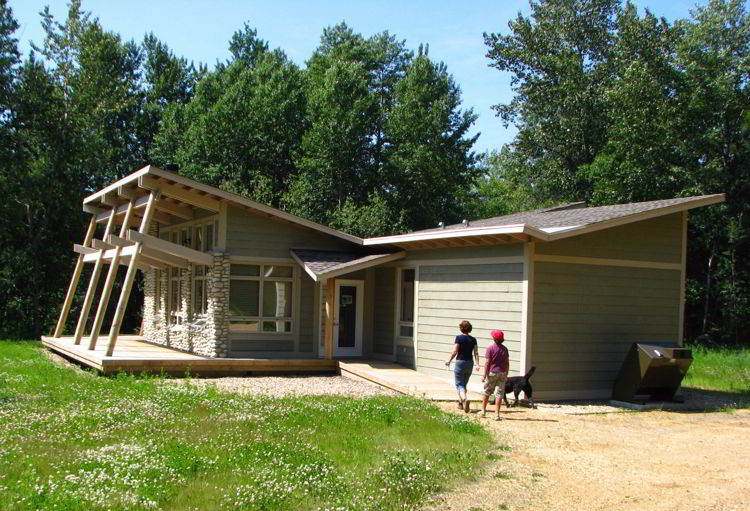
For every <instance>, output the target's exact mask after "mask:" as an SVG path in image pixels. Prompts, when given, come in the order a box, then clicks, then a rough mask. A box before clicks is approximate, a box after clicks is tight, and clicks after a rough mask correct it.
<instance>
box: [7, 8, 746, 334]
mask: <svg viewBox="0 0 750 511" xmlns="http://www.w3.org/2000/svg"><path fill="white" fill-rule="evenodd" d="M530 7H531V11H530V15H529V16H523V15H521V14H519V15H518V16H517V17H516V18H515V19H512V20H509V21H507V20H488V21H487V26H485V27H477V38H482V37H483V38H484V43H485V48H486V55H485V63H486V65H487V66H491V67H493V68H496V69H497V70H498V72H503V73H510V75H511V77H512V86H513V90H514V94H515V95H514V97H513V99H512V101H510V102H509V103H507V104H502V103H501V104H497V105H495V106H494V107H493V108H494V110H495V112H496V114H497V120H496V122H498V123H504V124H505V125H513V126H515V127H516V129H517V135H516V136H515V139H514V140H513V141H512V142H511V143H509V144H506V145H505V146H503V147H498V148H496V149H495V150H492V151H489V152H487V153H482V154H478V153H477V152H476V151H475V150H474V149H473V146H474V143H475V141H476V135H474V136H471V135H470V134H469V133H470V131H471V128H472V126H473V124H474V122H475V121H476V118H477V115H476V113H475V112H474V111H473V110H472V109H471V108H463V107H462V97H461V88H460V84H459V83H456V81H455V80H454V78H453V76H452V75H451V73H450V70H449V69H447V67H446V65H445V64H443V63H442V62H440V61H437V60H435V59H434V58H433V57H432V56H431V55H430V51H429V45H428V43H429V42H426V43H425V44H424V45H420V46H418V47H417V48H409V47H407V45H406V42H405V41H404V40H401V39H399V37H398V35H397V34H391V33H390V32H388V31H387V30H384V31H382V32H380V33H377V34H375V35H372V36H368V37H366V36H363V35H361V34H359V33H358V32H357V31H356V28H355V27H349V26H347V25H346V24H345V23H341V24H338V25H334V26H330V27H328V28H326V29H324V30H323V33H322V34H321V36H320V42H319V45H318V47H317V48H316V49H315V51H314V52H313V53H312V55H310V56H309V58H308V59H307V60H306V62H305V63H304V65H299V64H296V63H295V62H293V61H291V60H290V59H289V58H288V56H287V55H286V54H285V52H284V49H283V48H275V49H272V48H270V47H269V44H268V43H267V42H266V41H265V40H263V39H262V34H259V33H258V31H257V30H256V29H255V27H253V26H252V25H251V24H250V23H247V22H246V23H245V24H244V25H243V26H241V27H238V29H237V31H236V32H234V34H227V41H228V42H227V44H228V48H229V50H230V52H231V55H232V56H231V58H230V59H228V60H227V61H225V62H217V63H216V64H215V65H212V66H208V65H206V64H203V63H194V62H192V61H191V60H190V59H189V57H187V56H178V55H175V54H174V52H173V51H172V50H171V49H170V48H169V46H168V44H167V42H165V41H161V40H159V38H158V37H157V35H155V34H153V33H149V34H146V35H145V36H144V38H143V40H142V41H135V40H130V41H125V40H123V39H122V37H121V36H120V35H119V34H118V33H115V32H113V31H110V30H108V29H107V27H104V26H102V24H101V23H100V22H99V20H98V19H97V18H96V16H95V13H91V12H87V11H86V10H85V9H84V8H83V6H82V5H81V1H80V0H72V1H71V2H70V4H69V9H68V12H67V17H66V18H65V19H56V18H55V17H53V16H52V15H51V14H50V12H49V10H47V9H45V10H44V11H42V12H41V13H40V18H39V22H40V23H41V24H42V26H43V28H44V33H45V37H44V38H43V40H40V41H34V43H33V44H32V48H33V49H32V50H31V51H30V52H29V54H27V55H22V54H21V53H20V51H19V46H18V34H17V30H18V22H17V21H16V19H15V18H14V15H13V12H12V9H11V8H10V6H9V5H8V2H7V0H0V337H4V338H38V337H39V336H40V335H42V334H46V333H49V332H50V330H51V329H52V328H53V327H54V324H55V321H56V319H57V315H58V313H59V307H60V304H61V303H62V299H63V296H64V293H65V291H66V289H67V285H68V282H69V279H70V275H71V273H72V268H73V265H74V262H75V257H74V254H73V253H72V250H71V246H72V244H73V243H77V242H80V240H82V239H83V234H84V232H85V229H86V224H87V219H86V217H85V214H84V213H83V211H82V209H81V203H82V202H81V201H82V199H83V197H85V196H87V195H89V194H90V193H93V192H94V191H96V190H98V189H100V188H102V187H103V186H105V185H106V184H109V183H111V182H112V181H114V180H116V179H119V178H121V177H123V176H125V175H127V174H130V173H132V172H133V171H135V170H137V169H140V168H141V167H143V166H145V165H148V164H154V165H157V166H164V165H166V164H177V165H179V169H180V173H181V174H183V175H185V176H188V177H191V178H193V179H196V180H199V181H201V182H204V183H207V184H210V185H213V186H218V187H220V188H222V189H225V190H230V191H233V192H237V193H241V194H243V195H245V196H247V197H249V198H251V199H253V200H255V201H258V202H261V203H264V204H268V205H271V206H273V207H277V208H280V209H282V210H284V211H287V212H289V213H293V214H295V215H299V216H302V217H305V218H308V219H311V220H314V221H317V222H321V223H324V224H326V225H330V226H333V227H335V228H337V229H340V230H343V231H346V232H349V233H351V234H355V235H358V236H376V235H385V234H394V233H399V232H406V231H410V230H416V229H423V228H430V227H434V226H435V225H436V224H437V222H439V221H444V222H446V223H454V222H459V221H461V220H462V219H463V218H467V219H476V218H486V217H492V216H497V215H503V214H508V213H511V212H516V211H521V210H526V209H534V208H538V207H543V206H547V205H552V204H560V203H565V202H571V201H587V203H588V204H589V205H596V206H598V205H607V204H616V203H624V202H634V201H646V200H655V199H665V198H672V197H681V196H692V195H703V194H710V193H726V202H725V203H724V204H721V205H717V206H712V207H710V208H703V209H701V210H697V211H693V212H691V214H690V224H689V243H688V257H687V284H686V302H687V303H686V314H685V321H686V325H685V336H686V340H687V341H688V342H691V343H698V344H705V345H728V346H732V345H747V344H748V343H749V340H748V337H747V335H746V332H747V331H749V330H750V287H749V286H748V281H749V278H750V239H749V238H748V232H750V201H749V200H748V199H750V89H748V83H749V80H750V17H749V16H748V13H747V12H746V10H745V3H744V1H741V0H708V1H707V3H703V4H701V5H698V6H696V8H695V9H694V10H693V11H692V12H691V16H690V17H689V18H687V19H679V20H675V21H672V22H670V21H667V20H666V19H663V18H660V17H658V16H656V15H654V14H652V13H651V12H650V11H649V10H645V11H641V12H639V11H638V10H637V9H636V8H635V6H634V5H632V4H630V3H629V2H625V3H623V2H620V1H616V0H532V1H531V2H530ZM384 28H386V27H384ZM84 279H85V277H84ZM79 292H80V293H83V290H81V289H79ZM141 297H142V293H141V292H139V290H138V289H136V292H135V293H133V295H132V296H131V300H139V299H141ZM81 301H82V297H81V296H79V297H77V298H76V300H75V301H74V310H73V311H72V315H73V316H75V315H76V311H75V307H77V306H78V305H79V304H80V302H81ZM128 311H129V314H130V315H129V316H128V317H127V318H126V321H125V325H124V326H125V329H126V331H127V330H130V331H133V330H135V329H137V328H138V326H139V324H140V317H139V316H138V314H139V311H138V308H137V307H128ZM110 315H111V314H110ZM106 328H107V326H106V325H105V329H106Z"/></svg>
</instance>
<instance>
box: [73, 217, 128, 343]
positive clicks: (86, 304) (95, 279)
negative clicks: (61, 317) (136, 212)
mask: <svg viewBox="0 0 750 511" xmlns="http://www.w3.org/2000/svg"><path fill="white" fill-rule="evenodd" d="M115 216H117V208H116V207H114V208H112V210H111V211H110V213H109V219H108V220H107V227H106V228H105V229H104V236H103V237H102V240H106V239H107V236H109V234H110V233H111V232H112V226H113V225H114V224H115ZM106 251H107V249H105V248H102V249H100V250H99V255H98V257H97V258H96V263H95V264H94V271H93V273H91V280H90V281H89V288H88V289H87V290H86V298H85V299H84V300H83V307H81V315H80V316H79V317H78V326H77V327H76V333H75V337H74V341H73V343H74V344H81V337H83V331H84V330H85V328H86V321H87V320H88V319H89V311H90V310H91V302H92V301H93V300H94V294H96V285H97V284H98V283H99V275H100V274H101V272H102V264H104V253H105V252H106Z"/></svg>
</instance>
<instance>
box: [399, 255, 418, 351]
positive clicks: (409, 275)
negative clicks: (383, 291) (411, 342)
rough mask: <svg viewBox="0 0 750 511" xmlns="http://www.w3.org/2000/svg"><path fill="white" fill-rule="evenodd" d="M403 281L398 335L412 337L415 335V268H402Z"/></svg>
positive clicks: (401, 279)
mask: <svg viewBox="0 0 750 511" xmlns="http://www.w3.org/2000/svg"><path fill="white" fill-rule="evenodd" d="M399 273H400V275H401V278H400V279H399V280H400V282H401V289H400V293H401V294H400V300H399V304H400V306H399V313H398V336H399V337H403V338H408V339H412V338H413V337H414V275H415V271H414V270H413V269H405V270H400V272H399Z"/></svg>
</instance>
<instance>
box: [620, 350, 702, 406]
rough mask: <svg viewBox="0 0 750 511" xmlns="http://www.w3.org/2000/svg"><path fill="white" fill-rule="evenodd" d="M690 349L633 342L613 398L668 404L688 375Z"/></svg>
mask: <svg viewBox="0 0 750 511" xmlns="http://www.w3.org/2000/svg"><path fill="white" fill-rule="evenodd" d="M692 362H693V355H692V351H691V350H690V348H683V347H680V346H678V345H677V344H669V343H652V344H645V343H633V345H632V346H631V347H630V350H629V351H628V354H627V356H626V357H625V360H624V361H623V363H622V367H620V372H619V373H617V377H616V378H615V382H614V385H613V386H612V399H615V400H617V401H627V402H645V401H671V400H672V399H673V398H674V394H675V392H677V389H678V388H680V383H681V382H682V378H684V377H685V374H687V371H688V368H689V367H690V364H691V363H692Z"/></svg>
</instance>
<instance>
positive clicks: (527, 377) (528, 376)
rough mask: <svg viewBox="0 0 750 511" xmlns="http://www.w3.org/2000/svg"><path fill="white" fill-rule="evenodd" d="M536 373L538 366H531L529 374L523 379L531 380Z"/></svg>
mask: <svg viewBox="0 0 750 511" xmlns="http://www.w3.org/2000/svg"><path fill="white" fill-rule="evenodd" d="M534 371H536V366H531V369H529V372H528V373H526V375H525V376H524V377H523V379H524V380H528V379H529V378H531V375H532V374H534Z"/></svg>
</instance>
